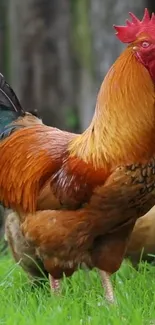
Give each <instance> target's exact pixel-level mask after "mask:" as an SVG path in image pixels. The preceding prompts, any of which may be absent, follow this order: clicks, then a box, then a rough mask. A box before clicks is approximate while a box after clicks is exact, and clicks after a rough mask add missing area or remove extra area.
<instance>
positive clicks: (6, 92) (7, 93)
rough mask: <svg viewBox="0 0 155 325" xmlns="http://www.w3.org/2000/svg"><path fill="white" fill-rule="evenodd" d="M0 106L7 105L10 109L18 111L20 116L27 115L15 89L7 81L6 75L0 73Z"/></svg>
mask: <svg viewBox="0 0 155 325" xmlns="http://www.w3.org/2000/svg"><path fill="white" fill-rule="evenodd" d="M0 107H5V109H8V110H10V111H14V112H16V113H18V114H19V115H20V116H23V115H25V112H24V110H23V108H22V106H21V104H20V102H19V100H18V98H17V96H16V94H15V93H14V91H13V89H12V88H11V87H10V85H9V84H8V83H7V82H6V80H5V78H4V76H3V75H2V74H1V73H0Z"/></svg>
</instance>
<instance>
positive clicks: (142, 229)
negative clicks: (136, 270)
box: [126, 206, 155, 266]
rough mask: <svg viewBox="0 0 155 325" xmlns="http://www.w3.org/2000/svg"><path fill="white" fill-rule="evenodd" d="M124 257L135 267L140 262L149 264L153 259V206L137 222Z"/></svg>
mask: <svg viewBox="0 0 155 325" xmlns="http://www.w3.org/2000/svg"><path fill="white" fill-rule="evenodd" d="M149 254H150V255H152V256H149ZM153 255H154V258H153ZM126 257H129V258H130V260H131V261H132V263H133V265H135V266H137V265H138V263H139V262H140V260H146V261H148V262H151V261H152V260H154V259H155V206H154V207H153V208H152V209H151V210H150V211H149V212H148V213H146V214H145V215H144V216H143V217H141V218H139V219H138V220H137V222H136V224H135V227H134V229H133V232H132V235H131V237H130V241H129V244H128V248H127V252H126Z"/></svg>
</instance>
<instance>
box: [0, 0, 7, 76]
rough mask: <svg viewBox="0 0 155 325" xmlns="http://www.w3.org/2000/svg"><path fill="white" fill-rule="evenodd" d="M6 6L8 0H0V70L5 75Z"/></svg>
mask: <svg viewBox="0 0 155 325" xmlns="http://www.w3.org/2000/svg"><path fill="white" fill-rule="evenodd" d="M7 8H8V1H7V0H0V72H1V73H2V74H5V75H7V73H8V66H7V65H8V60H7V59H8V49H7V45H8V37H7ZM7 77H8V76H7Z"/></svg>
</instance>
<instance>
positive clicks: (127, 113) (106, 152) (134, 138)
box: [69, 46, 155, 168]
mask: <svg viewBox="0 0 155 325" xmlns="http://www.w3.org/2000/svg"><path fill="white" fill-rule="evenodd" d="M152 136H153V137H155V90H154V84H153V81H152V79H151V77H150V75H149V72H148V71H147V69H146V68H145V67H144V66H143V65H142V64H141V63H139V62H138V61H137V59H136V57H135V56H134V53H133V50H132V47H131V46H129V47H128V48H127V49H126V50H125V51H124V52H123V53H122V54H121V56H120V57H119V58H118V59H117V60H116V62H115V63H114V64H113V66H112V67H111V69H110V70H109V72H108V74H107V75H106V77H105V79H104V81H103V83H102V86H101V89H100V92H99V94H98V98H97V103H96V110H95V114H94V117H93V120H92V122H91V125H90V126H89V128H88V129H87V130H86V131H85V132H84V133H83V134H82V135H80V136H79V137H77V138H76V139H74V140H73V141H72V143H71V144H70V147H69V150H70V154H71V155H72V156H78V157H79V158H82V159H83V160H84V161H85V162H87V163H89V162H92V163H93V165H94V167H95V168H106V167H107V165H109V164H110V165H111V166H113V164H114V165H116V162H117V163H118V165H119V164H121V163H123V164H124V163H132V162H134V161H137V159H138V160H139V162H140V161H142V162H143V161H144V160H145V159H148V157H149V156H151V154H152V151H153V150H154V143H155V142H154V140H155V139H154V138H152ZM153 142H154V143H153Z"/></svg>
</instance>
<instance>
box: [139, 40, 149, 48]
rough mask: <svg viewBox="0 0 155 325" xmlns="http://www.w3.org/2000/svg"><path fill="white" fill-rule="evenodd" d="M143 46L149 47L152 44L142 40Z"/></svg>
mask: <svg viewBox="0 0 155 325" xmlns="http://www.w3.org/2000/svg"><path fill="white" fill-rule="evenodd" d="M141 45H142V47H144V48H146V47H149V46H150V43H149V42H148V41H144V42H142V44H141Z"/></svg>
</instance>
